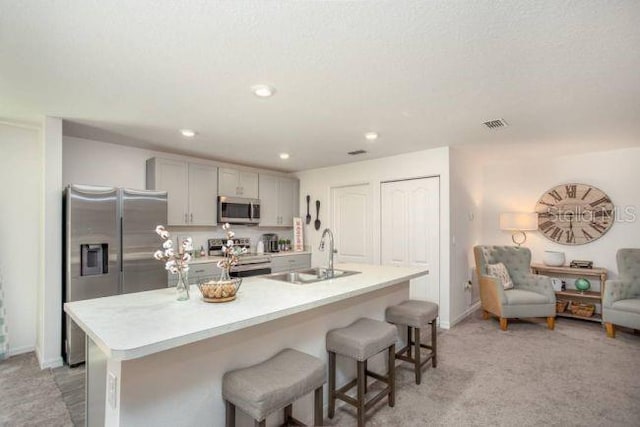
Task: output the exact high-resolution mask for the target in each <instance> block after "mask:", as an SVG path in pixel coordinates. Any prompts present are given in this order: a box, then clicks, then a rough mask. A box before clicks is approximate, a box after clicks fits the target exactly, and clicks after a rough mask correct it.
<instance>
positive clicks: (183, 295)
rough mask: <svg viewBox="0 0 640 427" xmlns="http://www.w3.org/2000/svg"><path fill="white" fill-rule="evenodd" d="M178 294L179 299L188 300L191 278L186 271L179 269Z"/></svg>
mask: <svg viewBox="0 0 640 427" xmlns="http://www.w3.org/2000/svg"><path fill="white" fill-rule="evenodd" d="M176 294H177V296H178V297H177V300H178V301H186V300H188V299H189V278H188V273H187V272H186V271H178V284H177V285H176Z"/></svg>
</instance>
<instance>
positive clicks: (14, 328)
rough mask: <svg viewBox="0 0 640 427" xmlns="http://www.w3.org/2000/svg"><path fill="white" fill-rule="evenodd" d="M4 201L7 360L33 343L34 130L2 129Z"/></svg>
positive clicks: (37, 178)
mask: <svg viewBox="0 0 640 427" xmlns="http://www.w3.org/2000/svg"><path fill="white" fill-rule="evenodd" d="M0 153H1V154H2V160H3V166H2V167H1V168H0V182H3V183H4V185H3V202H2V204H1V205H0V272H1V274H2V275H3V278H4V280H3V288H4V294H5V299H6V301H5V303H6V310H7V319H6V320H7V326H8V329H9V351H8V354H9V355H14V354H18V353H23V352H26V351H33V349H34V347H35V344H36V318H37V292H38V281H39V268H40V262H39V259H40V236H41V227H40V219H41V216H40V213H41V209H40V204H41V193H42V155H41V150H40V135H39V130H38V129H32V128H27V127H18V126H13V125H10V124H0Z"/></svg>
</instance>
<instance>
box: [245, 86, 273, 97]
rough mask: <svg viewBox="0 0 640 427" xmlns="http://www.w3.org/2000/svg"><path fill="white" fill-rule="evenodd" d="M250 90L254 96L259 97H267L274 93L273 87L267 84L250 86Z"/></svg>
mask: <svg viewBox="0 0 640 427" xmlns="http://www.w3.org/2000/svg"><path fill="white" fill-rule="evenodd" d="M251 90H252V91H253V93H254V94H255V95H256V96H259V97H260V98H268V97H270V96H272V95H273V94H274V93H276V90H275V89H274V88H272V87H271V86H267V85H255V86H251Z"/></svg>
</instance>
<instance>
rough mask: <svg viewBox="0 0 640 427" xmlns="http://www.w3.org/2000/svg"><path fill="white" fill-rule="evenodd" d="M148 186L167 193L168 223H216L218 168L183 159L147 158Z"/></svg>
mask: <svg viewBox="0 0 640 427" xmlns="http://www.w3.org/2000/svg"><path fill="white" fill-rule="evenodd" d="M147 189H148V190H164V191H166V192H167V202H168V203H167V209H168V215H167V222H168V225H207V226H212V225H216V224H217V221H216V218H217V216H216V208H217V196H218V194H217V189H218V168H216V167H215V166H210V165H205V164H199V163H191V162H186V161H184V160H173V159H162V158H158V157H154V158H152V159H149V160H147Z"/></svg>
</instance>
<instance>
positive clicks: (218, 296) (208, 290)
mask: <svg viewBox="0 0 640 427" xmlns="http://www.w3.org/2000/svg"><path fill="white" fill-rule="evenodd" d="M241 284H242V278H239V277H237V278H232V279H228V280H208V281H203V282H200V283H198V288H200V292H201V293H202V299H203V300H204V301H206V302H228V301H233V300H234V299H236V294H237V293H238V290H239V289H240V285H241Z"/></svg>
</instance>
